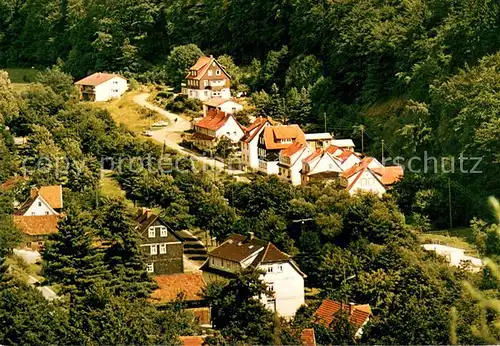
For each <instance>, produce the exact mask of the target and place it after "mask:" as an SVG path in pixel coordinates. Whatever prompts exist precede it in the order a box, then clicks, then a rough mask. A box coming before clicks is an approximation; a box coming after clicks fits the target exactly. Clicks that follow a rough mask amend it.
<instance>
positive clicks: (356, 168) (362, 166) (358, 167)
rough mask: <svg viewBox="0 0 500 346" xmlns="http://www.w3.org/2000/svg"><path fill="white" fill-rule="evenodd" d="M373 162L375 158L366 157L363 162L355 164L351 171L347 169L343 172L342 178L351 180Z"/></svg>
mask: <svg viewBox="0 0 500 346" xmlns="http://www.w3.org/2000/svg"><path fill="white" fill-rule="evenodd" d="M372 161H373V157H365V158H364V159H363V160H361V162H359V163H357V164H355V165H354V166H352V167H351V168H349V169H346V170H345V171H344V172H342V174H341V175H342V176H343V177H345V178H350V177H352V176H353V175H354V174H356V173H358V172H359V171H361V170H364V169H365V168H366V167H368V165H369V164H370V163H371V162H372Z"/></svg>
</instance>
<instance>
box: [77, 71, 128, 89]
mask: <svg viewBox="0 0 500 346" xmlns="http://www.w3.org/2000/svg"><path fill="white" fill-rule="evenodd" d="M115 77H120V78H122V79H124V78H123V77H122V76H120V75H117V74H113V73H102V72H96V73H93V74H91V75H90V76H87V77H85V78H83V79H80V80H79V81H77V82H76V83H75V84H77V85H89V86H97V85H99V84H102V83H104V82H107V81H108V80H110V79H113V78H115Z"/></svg>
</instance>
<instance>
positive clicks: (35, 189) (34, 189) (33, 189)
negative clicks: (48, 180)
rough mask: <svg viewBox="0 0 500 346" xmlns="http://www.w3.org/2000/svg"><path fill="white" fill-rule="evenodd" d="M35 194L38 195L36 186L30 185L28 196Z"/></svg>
mask: <svg viewBox="0 0 500 346" xmlns="http://www.w3.org/2000/svg"><path fill="white" fill-rule="evenodd" d="M36 196H38V189H37V188H36V187H32V188H31V190H30V197H31V198H34V197H36Z"/></svg>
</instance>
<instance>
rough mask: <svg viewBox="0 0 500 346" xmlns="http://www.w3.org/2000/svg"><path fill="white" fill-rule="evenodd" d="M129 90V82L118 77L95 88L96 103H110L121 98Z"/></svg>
mask: <svg viewBox="0 0 500 346" xmlns="http://www.w3.org/2000/svg"><path fill="white" fill-rule="evenodd" d="M127 89H128V85H127V80H126V79H125V78H122V77H119V76H116V77H114V78H111V79H110V80H107V81H105V82H103V83H101V84H99V85H96V86H95V87H94V92H95V101H109V100H111V99H115V98H119V97H120V96H122V95H123V94H124V93H125V91H127Z"/></svg>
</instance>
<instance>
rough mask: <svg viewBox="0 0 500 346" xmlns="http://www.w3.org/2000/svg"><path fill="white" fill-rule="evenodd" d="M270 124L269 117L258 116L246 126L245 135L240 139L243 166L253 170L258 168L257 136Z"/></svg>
mask: <svg viewBox="0 0 500 346" xmlns="http://www.w3.org/2000/svg"><path fill="white" fill-rule="evenodd" d="M271 125H272V124H271V120H270V119H268V118H263V117H259V118H257V119H255V121H254V122H253V123H252V124H251V125H250V126H247V127H246V129H245V135H244V136H243V137H242V138H241V141H240V147H241V161H242V163H243V165H244V166H245V168H247V169H255V170H257V169H258V168H259V149H258V143H259V136H260V135H261V134H262V132H263V131H264V128H265V127H266V126H271Z"/></svg>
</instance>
